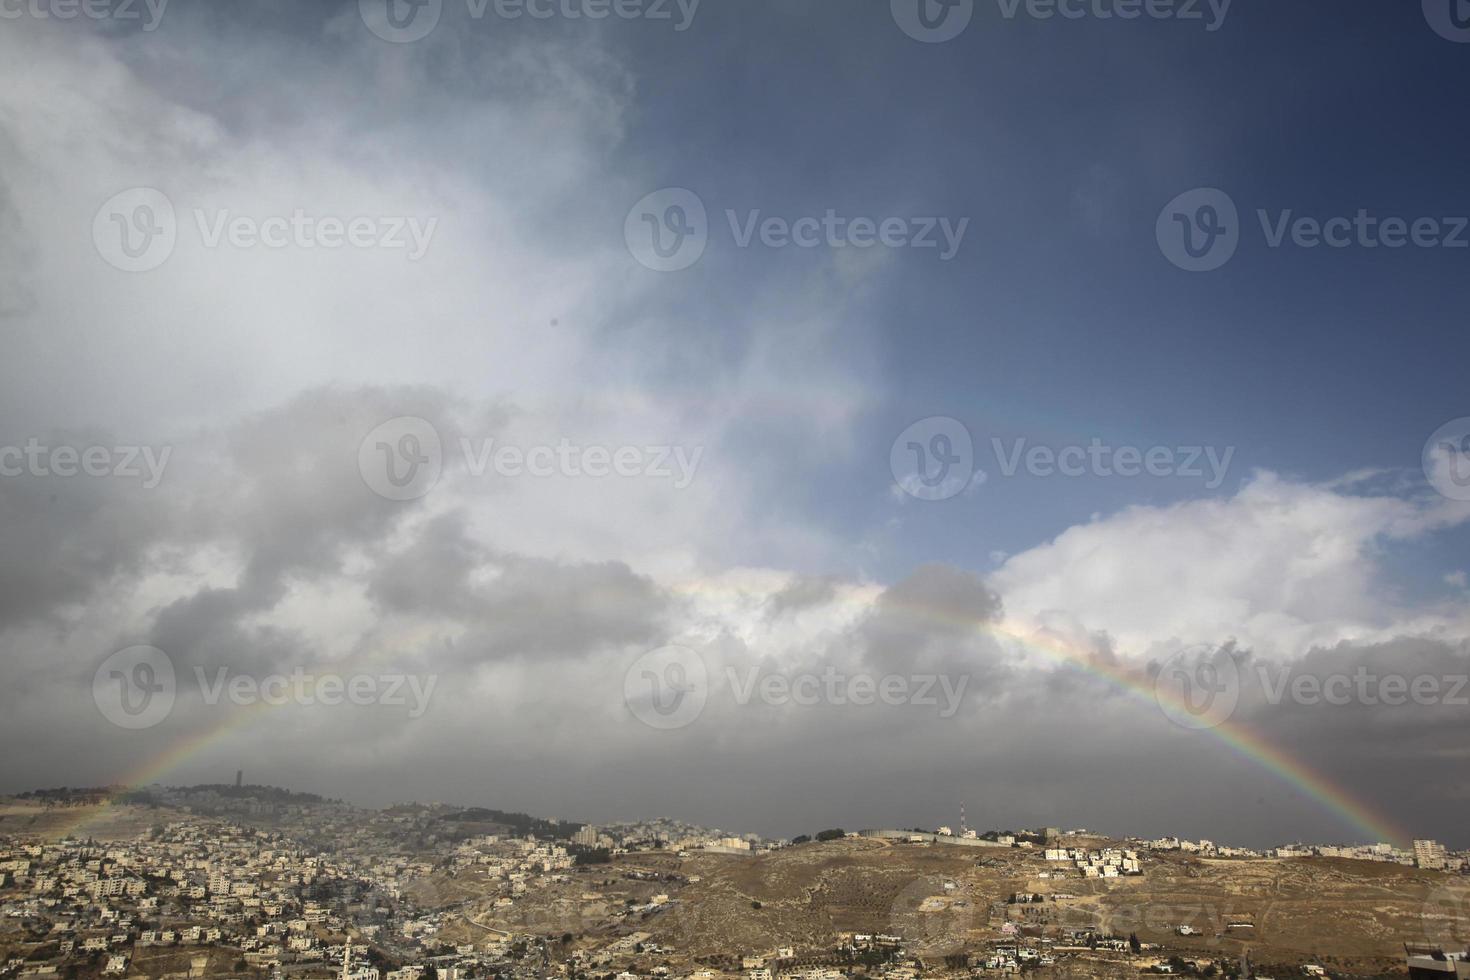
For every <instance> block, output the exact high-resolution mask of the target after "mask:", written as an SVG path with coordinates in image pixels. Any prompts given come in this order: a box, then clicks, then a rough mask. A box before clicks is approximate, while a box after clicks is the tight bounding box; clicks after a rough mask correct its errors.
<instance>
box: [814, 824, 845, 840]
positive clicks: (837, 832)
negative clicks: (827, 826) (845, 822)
mask: <svg viewBox="0 0 1470 980" xmlns="http://www.w3.org/2000/svg"><path fill="white" fill-rule="evenodd" d="M846 836H847V831H845V830H843V829H842V828H841V827H834V828H833V829H831V830H824V831H822V832H821V833H819V834H818V835H817V840H819V841H829V840H840V839H841V838H843V837H846Z"/></svg>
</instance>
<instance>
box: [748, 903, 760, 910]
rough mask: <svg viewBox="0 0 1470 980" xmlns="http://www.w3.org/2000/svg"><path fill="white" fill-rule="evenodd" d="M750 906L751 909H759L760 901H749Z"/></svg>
mask: <svg viewBox="0 0 1470 980" xmlns="http://www.w3.org/2000/svg"><path fill="white" fill-rule="evenodd" d="M750 907H751V908H753V909H759V908H760V907H761V903H760V902H751V903H750Z"/></svg>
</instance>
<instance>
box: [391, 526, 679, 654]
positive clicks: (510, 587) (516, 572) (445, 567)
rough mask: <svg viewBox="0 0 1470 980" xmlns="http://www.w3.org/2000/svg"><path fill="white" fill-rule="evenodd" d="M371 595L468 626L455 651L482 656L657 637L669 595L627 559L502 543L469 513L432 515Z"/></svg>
mask: <svg viewBox="0 0 1470 980" xmlns="http://www.w3.org/2000/svg"><path fill="white" fill-rule="evenodd" d="M368 595H369V596H370V597H371V598H372V599H373V600H374V601H375V602H377V603H378V604H379V605H380V606H381V607H382V608H383V609H384V610H385V611H388V612H394V613H402V614H408V615H414V616H443V617H446V618H448V619H451V620H453V621H455V622H457V623H459V624H461V625H462V626H463V627H464V628H465V633H464V635H463V636H462V637H461V638H460V639H459V640H458V641H457V642H456V643H455V656H457V657H458V658H462V659H463V660H464V661H467V662H469V663H474V662H477V661H481V660H489V659H497V658H503V657H517V656H553V657H578V656H583V655H585V654H586V653H588V652H589V651H591V650H596V649H601V648H606V647H613V646H620V645H623V644H628V643H651V642H653V641H654V640H655V638H656V637H657V636H658V635H659V633H660V629H661V626H662V621H663V618H664V616H665V614H666V612H667V611H668V605H669V602H668V597H667V596H666V595H665V594H664V592H663V590H662V589H660V588H659V587H658V586H656V585H655V584H654V583H653V582H652V581H651V580H650V579H648V578H646V577H644V576H641V575H637V574H635V573H634V572H633V571H632V570H631V569H630V568H628V566H627V565H625V564H623V563H622V562H597V563H589V562H581V563H568V562H558V561H551V560H547V559H541V558H530V557H526V556H523V555H510V554H504V553H500V552H496V551H494V550H493V549H491V548H488V547H486V546H484V545H482V544H479V543H477V542H476V541H475V540H474V539H473V538H472V537H471V536H470V534H469V532H468V529H467V527H466V524H465V518H464V515H462V514H444V515H440V516H438V517H436V518H434V519H433V520H431V521H428V522H426V523H425V524H424V525H423V527H422V528H421V529H419V531H418V532H417V533H416V537H415V540H414V541H413V543H412V544H410V545H409V546H408V547H406V548H404V549H402V550H401V551H398V552H397V553H395V554H393V555H391V556H387V557H385V558H384V559H383V561H382V563H381V564H380V565H379V567H378V568H377V569H376V570H375V571H374V573H373V575H372V578H371V580H370V582H369V585H368Z"/></svg>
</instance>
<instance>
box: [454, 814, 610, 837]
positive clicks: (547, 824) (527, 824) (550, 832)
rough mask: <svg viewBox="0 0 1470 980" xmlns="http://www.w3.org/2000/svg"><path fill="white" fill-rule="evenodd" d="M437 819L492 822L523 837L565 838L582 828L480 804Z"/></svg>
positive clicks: (466, 822)
mask: <svg viewBox="0 0 1470 980" xmlns="http://www.w3.org/2000/svg"><path fill="white" fill-rule="evenodd" d="M438 819H439V821H440V822H442V823H449V824H468V823H493V824H498V825H499V826H502V827H507V828H509V829H511V830H513V831H515V832H516V834H517V836H521V837H525V836H527V835H529V834H534V835H536V836H537V837H550V838H553V839H556V840H567V839H569V838H571V837H572V836H574V835H575V834H576V833H577V831H579V830H581V829H582V824H579V823H553V822H552V821H550V820H543V819H541V818H540V817H533V816H531V815H530V814H526V813H509V812H506V811H505V810H491V809H488V808H486V807H481V806H472V807H469V808H467V809H464V810H456V811H454V812H453V813H446V814H443V815H441V816H440V817H439V818H438Z"/></svg>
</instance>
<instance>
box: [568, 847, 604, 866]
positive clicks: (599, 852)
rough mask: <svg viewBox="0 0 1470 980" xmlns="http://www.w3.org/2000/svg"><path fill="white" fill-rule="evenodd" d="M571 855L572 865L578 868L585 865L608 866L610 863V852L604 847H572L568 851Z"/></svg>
mask: <svg viewBox="0 0 1470 980" xmlns="http://www.w3.org/2000/svg"><path fill="white" fill-rule="evenodd" d="M568 850H569V851H570V853H571V855H572V863H573V864H574V865H576V866H578V867H581V866H583V865H587V864H608V863H609V862H611V861H612V851H609V850H608V849H607V848H605V847H578V846H575V845H574V846H572V847H571V848H569V849H568Z"/></svg>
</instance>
